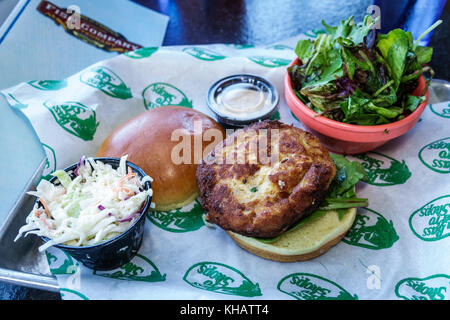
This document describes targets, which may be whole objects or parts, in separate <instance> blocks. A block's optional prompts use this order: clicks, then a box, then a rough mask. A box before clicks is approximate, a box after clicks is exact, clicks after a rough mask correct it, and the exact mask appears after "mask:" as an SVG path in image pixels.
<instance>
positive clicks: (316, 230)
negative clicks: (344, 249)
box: [227, 208, 356, 262]
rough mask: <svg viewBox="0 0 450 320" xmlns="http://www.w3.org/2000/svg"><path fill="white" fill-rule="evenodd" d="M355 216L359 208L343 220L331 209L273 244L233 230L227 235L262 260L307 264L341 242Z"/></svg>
mask: <svg viewBox="0 0 450 320" xmlns="http://www.w3.org/2000/svg"><path fill="white" fill-rule="evenodd" d="M355 217H356V208H350V209H348V210H347V212H345V214H344V215H343V217H342V219H340V220H339V216H338V213H337V212H336V211H331V210H330V211H328V212H327V213H326V214H324V215H323V216H321V217H319V218H317V219H315V220H312V221H309V222H307V223H305V225H303V226H301V227H299V228H297V229H296V230H293V231H289V232H285V233H283V234H282V235H281V236H280V237H279V238H278V239H277V240H276V241H274V242H272V243H266V242H262V241H259V240H258V239H255V238H252V237H245V236H242V235H240V234H237V233H234V232H232V231H227V233H228V235H229V236H230V237H231V239H233V240H234V241H235V242H236V243H237V244H238V245H239V246H240V247H241V248H242V249H244V250H247V251H249V252H251V253H253V254H255V255H257V256H259V257H262V258H265V259H269V260H273V261H279V262H296V261H305V260H310V259H313V258H315V257H318V256H320V255H322V254H324V253H325V252H327V251H328V250H329V249H330V248H331V247H332V246H334V245H336V244H337V243H339V241H341V239H342V238H343V237H344V236H345V234H346V233H347V231H348V230H349V229H350V228H351V227H352V225H353V222H354V221H355Z"/></svg>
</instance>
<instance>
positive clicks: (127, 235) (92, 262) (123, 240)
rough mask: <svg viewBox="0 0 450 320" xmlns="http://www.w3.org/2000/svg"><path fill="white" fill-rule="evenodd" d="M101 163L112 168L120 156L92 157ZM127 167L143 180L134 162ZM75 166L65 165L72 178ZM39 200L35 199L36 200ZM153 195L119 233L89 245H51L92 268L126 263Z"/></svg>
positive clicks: (135, 248)
mask: <svg viewBox="0 0 450 320" xmlns="http://www.w3.org/2000/svg"><path fill="white" fill-rule="evenodd" d="M93 159H94V160H96V161H97V160H99V161H101V162H103V163H108V164H110V165H111V166H112V167H113V168H117V167H119V163H120V159H118V158H109V157H104V158H93ZM126 164H127V167H130V168H131V169H132V170H133V172H134V173H136V174H137V175H139V177H140V178H141V179H142V178H143V177H144V176H146V174H145V173H144V171H142V169H140V168H139V167H138V166H136V165H135V164H133V163H131V162H128V161H127V163H126ZM76 167H77V163H75V164H73V165H71V166H69V167H67V168H65V169H64V171H66V172H69V171H72V173H71V177H72V178H73V177H74V175H73V171H74V170H75V168H76ZM56 179H57V178H56V177H53V178H51V179H50V180H49V181H50V182H51V183H55V181H56ZM150 188H151V185H150V182H146V183H145V185H144V189H145V190H149V189H150ZM38 201H39V199H36V202H38ZM151 201H152V197H150V196H149V197H148V198H147V201H146V202H145V203H144V205H143V208H142V211H141V214H140V216H139V217H137V218H136V219H135V220H134V222H133V223H132V224H131V225H130V227H129V228H128V229H127V230H126V231H125V232H123V233H121V234H119V235H118V236H116V237H114V238H112V239H109V240H106V241H104V242H101V243H98V244H95V245H91V246H82V247H76V246H68V245H64V244H58V245H54V247H56V248H59V249H61V250H64V251H65V252H66V253H68V254H70V255H71V256H72V257H73V258H75V259H76V260H78V261H79V262H81V263H82V264H83V265H85V266H86V267H88V268H90V269H94V270H112V269H116V268H118V267H120V266H122V265H124V264H126V263H128V262H129V261H130V260H131V259H133V257H134V256H135V255H136V253H137V252H138V250H139V248H140V246H141V244H142V238H143V235H144V225H145V220H146V218H145V216H146V214H147V212H148V210H150V204H151ZM41 239H42V240H43V241H44V242H47V241H49V240H50V239H49V238H47V237H43V236H41Z"/></svg>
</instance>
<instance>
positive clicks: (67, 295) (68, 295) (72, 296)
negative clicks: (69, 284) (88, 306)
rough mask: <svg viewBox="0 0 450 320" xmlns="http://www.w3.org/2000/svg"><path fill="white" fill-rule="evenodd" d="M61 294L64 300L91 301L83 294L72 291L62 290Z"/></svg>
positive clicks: (60, 290)
mask: <svg viewBox="0 0 450 320" xmlns="http://www.w3.org/2000/svg"><path fill="white" fill-rule="evenodd" d="M59 293H60V294H61V299H62V300H89V298H88V297H86V296H85V295H84V294H82V293H81V292H78V291H76V290H72V289H67V288H60V289H59Z"/></svg>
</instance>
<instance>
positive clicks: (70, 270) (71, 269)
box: [45, 250, 79, 275]
mask: <svg viewBox="0 0 450 320" xmlns="http://www.w3.org/2000/svg"><path fill="white" fill-rule="evenodd" d="M45 256H46V257H47V261H48V265H49V267H50V272H51V273H52V274H53V275H56V274H74V273H75V272H76V271H77V268H78V265H79V264H78V262H76V261H74V260H73V259H72V257H71V256H70V255H69V254H67V253H66V252H64V251H62V250H60V251H59V252H58V253H55V254H52V253H50V252H49V251H48V250H47V251H45Z"/></svg>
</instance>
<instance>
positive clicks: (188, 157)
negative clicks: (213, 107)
mask: <svg viewBox="0 0 450 320" xmlns="http://www.w3.org/2000/svg"><path fill="white" fill-rule="evenodd" d="M208 129H215V130H216V131H214V130H213V131H212V132H215V133H216V134H213V138H212V139H211V140H208V139H209V138H205V139H204V138H203V137H204V133H205V131H206V130H208ZM218 133H220V134H218ZM224 136H225V133H224V130H223V128H222V127H221V126H220V125H219V124H218V123H217V122H216V121H214V120H213V119H211V118H210V117H208V116H206V115H204V114H203V113H201V112H199V111H196V110H193V109H191V108H186V107H178V106H165V107H161V108H157V109H152V110H149V111H145V112H143V113H141V114H139V115H137V116H136V117H134V118H132V119H130V120H128V121H126V122H124V123H123V124H121V125H120V126H119V127H117V128H116V129H115V130H114V131H113V132H112V133H111V134H110V135H109V136H108V137H107V138H106V139H105V141H104V142H103V143H102V145H101V146H100V148H99V150H98V152H97V156H98V157H117V158H120V157H121V156H123V155H125V154H128V159H127V160H128V161H130V162H132V163H134V164H136V165H137V166H139V167H140V168H141V169H142V170H144V172H145V173H146V174H147V175H149V176H150V177H152V178H153V182H152V189H153V202H154V203H155V206H156V207H155V209H156V210H160V211H168V210H172V209H176V208H180V207H182V206H184V205H186V204H188V203H190V202H191V201H193V200H194V199H195V198H196V197H197V196H198V187H197V184H196V180H195V172H196V170H197V165H198V163H199V162H200V161H201V158H202V157H203V152H205V150H206V151H207V150H211V149H212V148H213V147H214V146H215V144H217V143H218V142H220V141H221V140H222V139H223V137H224ZM205 140H206V141H205Z"/></svg>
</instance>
